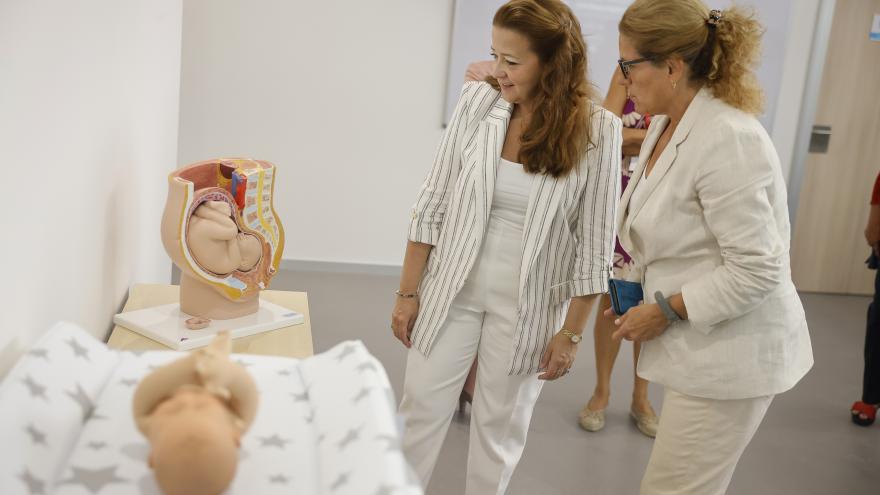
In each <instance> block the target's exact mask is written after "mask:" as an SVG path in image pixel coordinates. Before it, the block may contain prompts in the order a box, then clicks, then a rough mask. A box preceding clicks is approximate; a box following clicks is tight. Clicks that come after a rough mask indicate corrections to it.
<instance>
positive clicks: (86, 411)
mask: <svg viewBox="0 0 880 495" xmlns="http://www.w3.org/2000/svg"><path fill="white" fill-rule="evenodd" d="M65 393H66V394H67V396H68V397H70V398H71V399H73V401H74V402H76V403H77V405H78V406H79V407H81V408H82V414H83V422H85V421H86V420H87V419H89V417H90V416H91V415H92V412H93V411H94V410H95V404H93V403H92V400H91V399H89V396H88V395H86V392H85V390H83V388H82V386H81V385H80V384H79V383H77V384H76V392H65Z"/></svg>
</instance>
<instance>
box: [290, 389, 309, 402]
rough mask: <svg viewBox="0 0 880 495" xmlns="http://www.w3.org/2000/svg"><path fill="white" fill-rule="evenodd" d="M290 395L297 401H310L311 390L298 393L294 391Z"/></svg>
mask: <svg viewBox="0 0 880 495" xmlns="http://www.w3.org/2000/svg"><path fill="white" fill-rule="evenodd" d="M290 396H291V397H293V400H295V401H296V402H308V401H309V391H308V390H306V391H305V392H303V393H301V394H297V393H295V392H292V393H291V394H290Z"/></svg>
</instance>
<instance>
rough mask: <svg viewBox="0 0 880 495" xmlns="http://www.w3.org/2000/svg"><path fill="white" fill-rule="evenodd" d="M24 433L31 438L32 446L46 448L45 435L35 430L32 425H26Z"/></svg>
mask: <svg viewBox="0 0 880 495" xmlns="http://www.w3.org/2000/svg"><path fill="white" fill-rule="evenodd" d="M25 431H27V433H28V435H30V436H31V442H33V443H34V445H37V444H42V445H45V446H47V447H48V446H49V444H47V443H46V434H45V433H43V432H41V431H40V430H38V429H36V428H35V427H34V425H28V427H27V429H26V430H25Z"/></svg>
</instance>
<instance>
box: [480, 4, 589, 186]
mask: <svg viewBox="0 0 880 495" xmlns="http://www.w3.org/2000/svg"><path fill="white" fill-rule="evenodd" d="M492 25H493V26H496V27H501V28H505V29H510V30H511V31H516V32H517V33H519V34H521V35H523V36H525V37H526V38H527V39H528V40H529V44H530V46H531V49H532V51H533V52H535V54H536V55H537V56H538V59H539V60H540V62H541V70H542V73H541V78H540V81H539V83H538V87H537V94H535V95H534V109H535V110H534V113H533V114H532V116H531V119H530V121H529V123H528V126H527V127H526V128H525V129H524V130H523V134H522V138H521V147H520V150H519V157H518V160H519V161H520V162H521V163H522V164H523V165H524V166H525V169H526V170H527V171H529V172H531V173H542V174H548V175H552V176H553V177H560V176H563V175H566V174H568V173H569V172H570V171H571V170H572V169H574V168H575V167H577V165H578V163H580V161H581V160H582V159H583V157H584V154H585V153H586V151H587V148H588V146H589V145H590V143H591V140H590V139H591V136H590V114H591V111H592V98H593V86H592V85H591V84H590V82H589V81H588V79H587V46H586V43H585V42H584V37H583V35H582V34H581V26H580V23H579V22H578V20H577V18H576V17H575V16H574V14H573V13H572V11H571V9H570V8H568V6H567V5H565V4H564V3H562V2H561V1H560V0H512V1H510V2H507V3H506V4H504V5H502V6H501V8H500V9H498V12H496V13H495V18H494V19H493V20H492ZM487 82H488V83H489V84H491V85H492V87H494V88H495V89H499V88H500V86H499V84H498V81H497V80H496V79H495V78H492V77H489V78H487Z"/></svg>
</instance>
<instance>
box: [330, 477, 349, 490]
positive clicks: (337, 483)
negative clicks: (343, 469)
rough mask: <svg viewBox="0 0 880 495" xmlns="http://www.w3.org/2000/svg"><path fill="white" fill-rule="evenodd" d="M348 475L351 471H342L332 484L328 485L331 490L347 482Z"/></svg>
mask: <svg viewBox="0 0 880 495" xmlns="http://www.w3.org/2000/svg"><path fill="white" fill-rule="evenodd" d="M350 475H351V473H342V474H340V475H339V477H338V478H336V481H334V482H333V484H332V485H330V489H331V490H333V491H334V492H335V491H336V490H338V489H339V488H341V487H342V485H344V484H346V483H348V477H349V476H350Z"/></svg>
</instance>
